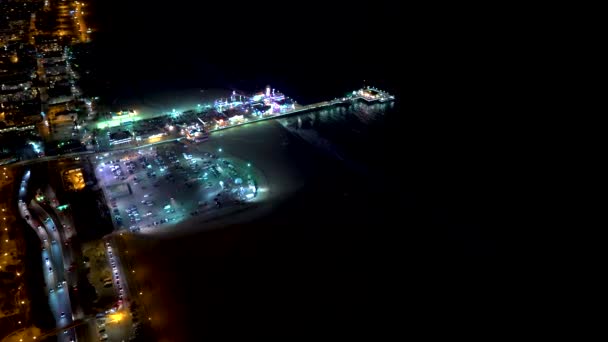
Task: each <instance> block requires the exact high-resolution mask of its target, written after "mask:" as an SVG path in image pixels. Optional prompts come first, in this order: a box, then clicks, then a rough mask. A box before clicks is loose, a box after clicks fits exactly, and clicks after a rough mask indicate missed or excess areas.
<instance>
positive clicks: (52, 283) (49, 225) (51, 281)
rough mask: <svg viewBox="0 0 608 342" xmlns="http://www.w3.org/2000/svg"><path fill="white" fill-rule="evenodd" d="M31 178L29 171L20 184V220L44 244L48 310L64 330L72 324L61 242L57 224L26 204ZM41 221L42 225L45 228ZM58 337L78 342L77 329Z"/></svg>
mask: <svg viewBox="0 0 608 342" xmlns="http://www.w3.org/2000/svg"><path fill="white" fill-rule="evenodd" d="M29 177H30V171H26V173H25V175H24V177H23V180H22V183H21V189H20V196H19V197H20V198H19V210H20V212H21V216H22V217H23V218H24V219H26V221H27V222H28V224H29V225H30V227H31V228H32V229H34V231H35V232H36V234H37V235H38V237H39V239H40V241H41V245H42V248H43V249H42V251H41V257H42V265H43V275H44V279H45V284H46V288H47V290H48V291H49V292H48V296H49V306H50V308H51V312H52V314H53V317H54V318H55V322H56V326H57V327H58V328H61V327H64V326H67V325H69V324H71V323H72V322H73V316H72V307H71V302H70V297H69V291H68V288H67V286H68V283H67V282H66V281H65V273H64V272H65V267H64V266H65V263H64V260H63V251H62V241H61V239H60V236H59V232H58V231H57V227H56V226H55V223H54V222H53V220H52V219H50V217H49V215H48V214H47V213H45V212H44V210H43V209H42V208H41V207H40V206H39V205H38V203H37V202H35V200H34V199H32V201H31V202H30V206H29V208H28V206H27V205H26V204H25V202H24V199H25V195H26V193H27V185H28V181H29ZM28 218H29V219H28ZM40 221H42V224H41V222H40ZM57 336H58V340H59V341H62V342H70V341H75V340H76V331H75V329H69V330H65V331H64V333H61V334H58V335H57Z"/></svg>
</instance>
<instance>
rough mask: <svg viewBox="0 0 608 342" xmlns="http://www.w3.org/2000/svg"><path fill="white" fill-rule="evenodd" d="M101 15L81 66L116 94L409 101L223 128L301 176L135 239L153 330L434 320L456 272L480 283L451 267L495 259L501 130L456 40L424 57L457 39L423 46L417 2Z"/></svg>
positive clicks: (290, 328) (186, 332) (124, 9)
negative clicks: (146, 278) (164, 232)
mask: <svg viewBox="0 0 608 342" xmlns="http://www.w3.org/2000/svg"><path fill="white" fill-rule="evenodd" d="M91 12H93V18H92V20H91V23H92V24H91V25H90V26H92V27H93V29H95V30H96V31H97V33H96V34H94V35H93V39H94V42H93V43H92V46H91V47H90V48H91V51H93V52H92V58H90V59H89V60H88V61H87V63H90V65H91V66H92V68H93V72H92V78H94V81H93V82H91V84H92V85H94V87H96V91H98V92H99V94H100V96H101V97H102V99H103V100H106V101H108V102H112V101H115V100H116V99H127V98H141V97H143V95H144V94H149V93H158V92H160V93H162V92H164V91H171V92H175V91H179V90H180V89H192V88H201V89H207V88H226V89H234V90H243V91H246V92H248V91H256V90H259V89H261V88H263V87H264V86H266V85H267V84H270V85H272V86H273V87H276V88H277V89H280V90H281V91H283V92H284V93H286V94H287V95H288V96H290V97H293V98H294V99H296V100H297V101H298V102H299V103H302V104H306V103H312V102H316V101H321V100H326V99H331V98H334V97H337V96H342V95H344V94H345V93H346V92H349V91H352V90H354V89H357V88H359V87H361V86H363V85H373V86H376V87H378V88H382V89H385V90H387V91H389V92H391V93H393V94H395V95H396V96H397V101H395V102H394V103H392V104H388V105H377V106H366V105H357V106H353V107H350V108H344V109H336V110H335V111H331V112H329V113H328V112H325V113H324V112H312V113H309V114H305V115H301V116H296V117H292V118H289V119H284V120H280V121H278V122H269V123H266V124H264V125H262V126H261V127H258V128H256V129H255V130H256V134H258V135H257V137H258V138H259V137H264V136H266V137H267V136H270V135H272V136H279V135H280V136H281V137H282V138H281V139H282V140H280V141H278V140H277V141H275V140H276V139H273V138H269V139H267V140H268V141H264V142H259V143H253V141H257V140H256V137H254V136H253V135H252V133H251V132H253V131H250V132H244V131H241V132H237V133H231V134H232V135H228V134H227V136H225V137H217V138H216V137H213V139H214V140H215V142H214V143H218V144H221V143H222V139H224V141H225V143H226V144H232V146H237V145H238V143H235V142H236V141H248V139H249V140H250V141H252V143H251V144H250V145H244V146H246V147H243V149H242V151H239V152H235V154H237V155H240V154H242V155H240V156H242V157H250V158H255V157H254V156H255V155H256V151H255V148H254V147H255V146H258V147H259V148H260V150H263V151H265V152H268V153H267V154H266V155H264V156H263V158H265V159H268V160H267V161H260V163H261V164H272V163H279V162H280V163H287V164H289V165H290V167H292V168H293V169H297V172H295V173H293V175H287V174H285V175H280V176H277V177H282V176H285V177H287V178H289V177H291V178H290V179H292V180H290V182H291V183H293V182H297V181H298V180H299V181H300V183H298V184H300V185H301V186H299V187H298V190H297V191H295V192H294V193H292V194H290V196H289V197H288V198H286V199H284V200H282V201H281V202H280V203H277V204H276V209H275V210H274V211H273V212H272V213H271V214H269V215H267V216H265V217H262V218H257V219H255V220H253V221H251V222H245V223H242V224H238V225H231V226H229V227H225V229H220V230H214V231H212V232H208V233H200V234H197V235H194V236H189V237H186V238H184V237H181V238H176V239H175V240H171V239H168V240H162V241H152V240H150V239H134V240H133V241H131V242H132V243H133V248H135V249H136V250H139V254H138V255H140V256H141V262H142V264H146V265H148V268H149V269H150V272H152V273H151V276H150V279H152V282H151V284H153V285H152V286H154V287H155V291H158V292H157V294H158V304H157V306H156V308H155V310H154V311H155V312H157V313H158V312H161V313H162V314H160V315H161V316H162V317H163V318H162V320H164V323H163V324H158V325H157V326H156V328H157V329H158V331H159V338H161V339H162V340H166V341H187V340H203V339H212V340H231V339H234V338H243V337H248V338H258V337H260V338H261V337H271V336H272V337H283V338H285V339H291V338H296V337H300V336H303V335H304V336H307V337H311V338H313V337H314V338H324V337H329V336H331V337H345V336H348V337H362V336H367V337H369V338H376V339H377V338H378V337H379V335H381V334H384V333H387V331H388V330H387V329H388V328H390V329H393V328H395V324H401V322H399V319H398V317H399V315H394V314H392V313H391V312H393V311H403V312H406V313H407V314H408V315H409V314H414V315H416V312H418V315H417V317H416V318H415V319H414V321H415V322H423V321H424V322H425V323H427V322H426V320H425V319H423V318H421V317H423V316H425V315H433V313H432V310H431V309H430V307H433V306H435V305H440V303H441V302H443V299H446V298H447V299H448V300H450V301H452V300H453V301H455V302H456V303H458V304H454V306H458V305H462V304H463V303H461V302H460V301H461V300H462V297H461V296H460V295H459V294H458V290H456V289H458V288H459V286H458V285H453V286H447V285H446V284H448V283H450V284H452V283H456V284H459V283H461V282H462V280H463V279H465V281H466V279H469V280H470V278H467V277H468V273H467V272H465V271H462V272H460V271H454V269H462V268H467V267H468V266H470V264H469V261H470V260H475V261H474V262H473V263H474V264H475V263H477V262H482V263H484V265H485V263H486V262H489V261H487V260H489V259H488V258H491V257H493V256H494V255H495V253H496V248H497V247H496V241H495V240H496V236H497V235H496V234H497V232H496V231H495V230H494V225H495V222H494V221H493V217H492V215H491V214H490V212H491V211H492V204H491V203H489V202H488V200H487V199H488V194H489V193H491V192H492V191H493V189H492V187H491V186H490V185H489V184H490V181H491V180H490V179H489V176H488V170H489V169H491V166H490V165H489V164H485V163H484V162H481V161H480V160H483V159H484V158H485V156H486V155H487V153H488V152H489V151H488V149H487V147H485V146H484V141H485V140H484V139H485V136H486V135H488V134H491V133H489V132H485V133H483V134H479V133H478V132H479V131H478V130H477V128H474V127H472V125H474V124H475V123H476V122H478V119H479V118H480V117H481V115H482V113H481V112H483V110H480V108H479V107H472V106H468V105H467V100H466V98H465V97H462V96H461V95H462V94H465V93H466V91H462V88H463V87H465V88H466V87H467V86H468V81H465V80H466V77H465V76H466V71H465V70H462V69H460V68H459V66H458V63H456V62H454V60H451V61H450V60H448V61H444V60H443V57H442V56H443V55H442V53H444V52H447V53H462V45H454V47H455V48H456V49H449V48H446V49H445V51H444V50H443V49H440V50H441V51H437V50H432V52H429V50H428V49H429V48H432V47H434V46H436V45H437V44H442V43H445V42H446V41H448V40H449V39H445V38H444V39H445V40H439V41H438V40H434V41H429V42H425V43H424V44H420V42H421V40H422V39H421V38H420V35H419V33H420V32H421V30H422V28H421V26H420V25H418V26H417V27H412V26H411V25H409V24H405V25H404V24H403V20H404V19H405V18H409V17H410V16H411V14H410V13H408V14H404V13H401V9H400V8H399V7H397V6H396V5H394V4H388V3H387V4H385V3H383V2H377V3H376V2H374V3H373V4H369V6H365V7H361V6H358V5H356V4H354V3H352V2H344V3H341V4H333V3H332V4H331V5H327V4H324V3H321V2H319V3H314V2H303V3H293V4H292V3H290V4H287V3H285V2H279V3H272V2H255V3H249V4H247V5H242V4H236V3H235V4H232V3H224V4H198V5H195V4H192V3H190V2H187V1H172V2H170V3H163V4H162V5H160V6H157V5H155V4H154V3H151V2H143V1H135V2H134V1H129V2H127V3H125V2H119V1H114V0H111V1H97V2H96V3H94V4H92V7H91ZM418 24H420V22H418ZM428 30H434V28H432V27H431V28H428V29H427V30H426V31H425V32H428ZM446 34H447V35H450V34H452V33H449V32H448V33H446ZM459 49H460V50H459ZM412 56H414V57H413V58H412ZM427 57H428V58H427ZM450 89H458V91H456V93H458V95H456V94H455V93H454V92H452V91H451V90H450ZM471 113H474V114H471ZM281 144H284V145H285V146H287V147H284V148H283V149H280V148H279V146H281ZM273 146H275V147H276V149H273ZM232 150H233V151H235V150H238V147H232ZM275 150H276V151H281V152H276V155H277V156H278V157H276V158H277V159H276V160H274V161H271V160H270V159H273V158H274V157H273V156H274V155H275V154H273V153H274V152H273V151H275ZM257 153H258V154H259V153H260V152H257ZM258 157H259V158H262V157H260V156H258ZM287 183H289V182H286V184H287ZM480 260H481V261H480ZM484 267H485V266H484ZM446 269H449V270H450V271H449V272H447V273H444V270H446ZM478 286H479V287H483V286H482V284H481V283H476V285H473V286H471V287H467V291H473V292H474V291H476V290H477V289H478V288H477V287H478ZM404 301H405V303H409V304H407V305H406V304H403V303H404ZM404 305H405V306H404ZM454 306H452V309H450V310H454ZM446 314H447V315H452V314H455V313H454V312H452V311H448V313H446Z"/></svg>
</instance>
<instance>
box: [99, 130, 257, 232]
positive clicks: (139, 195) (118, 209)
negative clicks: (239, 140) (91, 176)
mask: <svg viewBox="0 0 608 342" xmlns="http://www.w3.org/2000/svg"><path fill="white" fill-rule="evenodd" d="M201 147H202V148H197V149H188V148H186V147H185V146H184V144H183V143H180V142H172V143H166V144H162V145H156V146H152V147H145V148H140V149H137V150H131V151H126V152H114V153H106V154H104V155H98V156H96V157H95V158H94V159H92V162H93V164H94V166H95V173H96V176H97V179H98V180H99V183H100V185H101V186H102V187H103V190H104V193H105V196H106V199H107V200H108V203H107V204H108V207H109V208H110V210H111V214H112V221H113V222H114V226H115V229H117V230H129V231H131V232H139V231H152V230H154V229H157V228H160V227H168V226H170V225H172V224H174V223H177V222H181V221H184V220H186V219H188V218H190V217H194V216H198V215H201V214H204V213H208V212H212V211H214V210H217V209H218V208H222V207H227V206H236V205H241V204H243V203H244V202H246V201H248V200H250V199H252V198H254V197H255V196H256V194H257V184H256V180H255V179H254V178H253V177H252V174H255V173H254V172H252V170H251V165H249V164H247V163H245V162H242V161H240V160H236V159H235V158H232V157H230V156H225V155H224V154H223V153H222V152H218V151H213V152H212V151H205V150H204V145H201ZM191 151H196V152H191ZM189 153H195V155H192V154H189Z"/></svg>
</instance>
